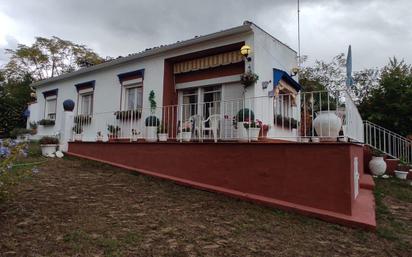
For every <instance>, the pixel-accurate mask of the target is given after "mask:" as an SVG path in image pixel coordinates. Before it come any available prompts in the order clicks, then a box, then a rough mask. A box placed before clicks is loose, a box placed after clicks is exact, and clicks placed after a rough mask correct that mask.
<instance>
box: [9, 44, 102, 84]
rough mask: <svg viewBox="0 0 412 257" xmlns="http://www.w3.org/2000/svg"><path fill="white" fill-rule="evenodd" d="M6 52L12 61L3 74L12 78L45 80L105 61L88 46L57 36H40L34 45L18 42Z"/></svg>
mask: <svg viewBox="0 0 412 257" xmlns="http://www.w3.org/2000/svg"><path fill="white" fill-rule="evenodd" d="M6 54H8V55H10V61H9V62H8V63H7V64H6V65H5V67H4V73H5V76H6V77H7V78H8V79H13V80H23V79H24V78H25V77H26V76H27V75H28V76H31V78H32V79H33V80H42V79H47V78H50V77H55V76H59V75H61V74H63V73H68V72H72V71H75V70H77V69H79V68H80V67H81V66H84V65H94V64H99V63H102V62H104V59H103V58H101V57H100V56H99V55H98V54H96V53H95V52H93V51H92V50H91V49H90V48H88V47H86V46H85V45H79V44H75V43H73V42H71V41H69V40H63V39H61V38H58V37H52V38H43V37H37V38H36V40H35V42H34V43H33V44H32V45H31V46H27V45H24V44H19V45H18V46H17V48H16V49H6Z"/></svg>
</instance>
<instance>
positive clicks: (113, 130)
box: [107, 125, 120, 138]
mask: <svg viewBox="0 0 412 257" xmlns="http://www.w3.org/2000/svg"><path fill="white" fill-rule="evenodd" d="M107 131H108V132H109V134H108V136H109V138H116V137H117V136H118V134H119V132H120V127H119V126H115V125H108V126H107Z"/></svg>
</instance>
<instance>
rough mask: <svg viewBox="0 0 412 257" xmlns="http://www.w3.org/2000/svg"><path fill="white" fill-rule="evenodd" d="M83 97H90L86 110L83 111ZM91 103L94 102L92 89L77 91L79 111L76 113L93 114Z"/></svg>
mask: <svg viewBox="0 0 412 257" xmlns="http://www.w3.org/2000/svg"><path fill="white" fill-rule="evenodd" d="M85 97H90V102H89V107H88V112H87V113H85V112H84V110H83V108H84V98H85ZM93 103H94V92H93V90H91V91H88V92H83V93H80V92H79V109H78V110H79V112H80V113H78V114H80V115H89V116H92V115H93Z"/></svg>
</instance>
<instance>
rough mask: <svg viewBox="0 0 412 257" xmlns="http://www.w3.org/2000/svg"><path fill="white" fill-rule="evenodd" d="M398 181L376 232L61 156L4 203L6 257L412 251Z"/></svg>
mask: <svg viewBox="0 0 412 257" xmlns="http://www.w3.org/2000/svg"><path fill="white" fill-rule="evenodd" d="M391 183H392V182H390V181H378V188H377V194H378V195H377V203H378V205H379V206H378V231H377V232H376V233H372V232H365V231H362V230H356V229H350V228H347V227H343V226H339V225H334V224H329V223H326V222H322V221H319V220H316V219H312V218H307V217H304V216H301V215H296V214H291V213H288V212H283V211H279V210H276V209H271V208H266V207H262V206H258V205H255V204H251V203H247V202H244V201H239V200H236V199H231V198H228V197H225V196H221V195H218V194H214V193H209V192H204V191H200V190H194V189H190V188H187V187H183V186H179V185H176V184H174V183H171V182H168V181H164V180H160V179H155V178H150V177H147V176H143V175H139V174H136V173H131V172H128V171H124V170H121V169H118V168H113V167H111V166H108V165H103V164H100V163H96V162H91V161H85V160H80V159H76V158H65V159H53V160H50V161H48V162H47V163H45V164H42V165H41V166H40V167H39V172H38V173H35V174H33V175H32V176H30V178H28V179H25V180H24V181H21V183H19V184H18V185H16V186H15V188H14V189H13V195H12V197H11V198H10V199H9V200H7V201H6V202H4V203H1V204H0V256H145V257H149V256H385V257H386V256H412V224H411V223H412V216H411V215H412V200H411V198H412V186H409V185H406V183H405V184H402V190H403V191H402V192H399V191H398V190H397V189H396V190H394V189H393V187H394V185H392V184H391ZM394 183H398V182H394ZM395 186H398V185H395ZM392 191H393V192H392Z"/></svg>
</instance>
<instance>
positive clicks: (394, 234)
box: [374, 178, 412, 249]
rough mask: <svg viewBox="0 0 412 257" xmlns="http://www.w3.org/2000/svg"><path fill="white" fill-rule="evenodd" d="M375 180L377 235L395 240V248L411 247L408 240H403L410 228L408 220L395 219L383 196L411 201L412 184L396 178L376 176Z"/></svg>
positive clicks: (401, 200) (400, 200)
mask: <svg viewBox="0 0 412 257" xmlns="http://www.w3.org/2000/svg"><path fill="white" fill-rule="evenodd" d="M375 182H376V187H375V192H374V193H375V201H376V216H377V221H378V226H377V235H378V236H379V237H381V238H385V239H387V240H390V241H393V242H395V244H396V246H397V248H400V249H407V248H410V247H412V245H411V244H410V242H407V241H406V240H404V238H405V237H406V236H407V235H408V233H410V231H411V229H412V227H411V224H410V222H409V223H408V222H405V221H404V220H401V219H397V218H396V217H395V215H394V214H393V213H392V212H391V210H390V208H389V207H388V206H387V205H385V203H384V198H385V197H392V198H394V199H396V200H398V201H399V202H404V203H409V204H410V203H412V186H411V185H410V184H409V182H408V181H405V180H399V179H396V178H390V179H382V178H378V179H376V180H375Z"/></svg>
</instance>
